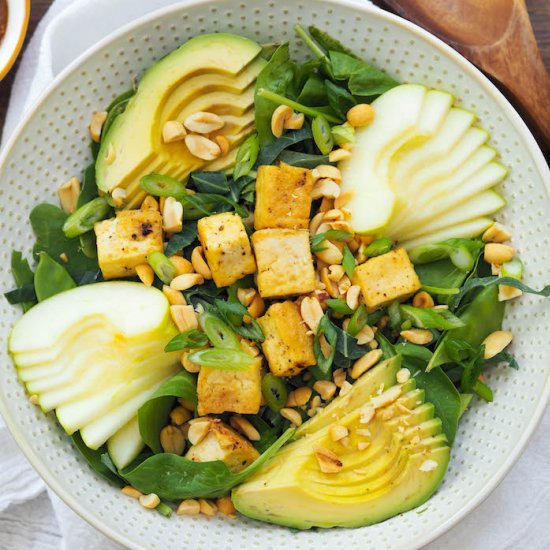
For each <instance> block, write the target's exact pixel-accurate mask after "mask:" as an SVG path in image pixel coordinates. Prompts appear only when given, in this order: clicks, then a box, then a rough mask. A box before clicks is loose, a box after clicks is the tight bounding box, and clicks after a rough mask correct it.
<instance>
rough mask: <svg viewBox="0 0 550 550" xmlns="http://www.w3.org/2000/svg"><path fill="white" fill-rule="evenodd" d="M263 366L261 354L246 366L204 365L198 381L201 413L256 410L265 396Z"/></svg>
mask: <svg viewBox="0 0 550 550" xmlns="http://www.w3.org/2000/svg"><path fill="white" fill-rule="evenodd" d="M261 367H262V360H261V358H260V357H258V358H257V359H256V362H255V363H254V364H253V365H252V366H251V367H250V368H248V369H245V370H223V369H209V368H207V367H202V368H201V370H200V372H199V379H198V383H197V395H198V398H199V406H198V411H199V414H200V415H204V414H221V413H224V412H235V413H240V414H256V413H257V412H258V411H259V410H260V402H261V400H262V388H261Z"/></svg>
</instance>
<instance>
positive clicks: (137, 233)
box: [94, 210, 163, 279]
mask: <svg viewBox="0 0 550 550" xmlns="http://www.w3.org/2000/svg"><path fill="white" fill-rule="evenodd" d="M94 231H95V234H96V237H97V257H98V262H99V267H100V268H101V272H102V273H103V277H104V278H105V279H118V278H120V277H130V276H132V275H135V274H136V266H137V265H139V264H145V263H147V255H148V254H150V253H151V252H155V251H158V252H162V250H163V247H162V216H161V214H160V212H157V211H155V210H122V211H120V212H117V215H116V218H111V219H110V220H104V221H101V222H97V223H96V224H95V225H94Z"/></svg>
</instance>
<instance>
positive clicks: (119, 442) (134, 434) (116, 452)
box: [107, 416, 145, 470]
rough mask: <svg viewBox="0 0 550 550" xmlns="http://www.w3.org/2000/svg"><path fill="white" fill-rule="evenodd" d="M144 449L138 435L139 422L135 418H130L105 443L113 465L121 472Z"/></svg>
mask: <svg viewBox="0 0 550 550" xmlns="http://www.w3.org/2000/svg"><path fill="white" fill-rule="evenodd" d="M143 447H145V443H143V439H141V435H140V433H139V422H138V419H137V416H135V417H134V418H132V420H130V422H128V424H126V425H124V426H123V427H122V428H120V430H118V432H116V433H115V434H114V435H113V436H112V437H111V438H109V440H108V441H107V451H108V453H109V456H110V457H111V460H112V461H113V464H114V465H115V466H116V467H117V468H118V469H119V470H122V469H123V468H126V466H128V464H130V463H131V462H133V460H134V459H135V458H137V456H138V455H139V453H140V452H141V450H142V449H143Z"/></svg>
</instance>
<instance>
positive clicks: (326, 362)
mask: <svg viewBox="0 0 550 550" xmlns="http://www.w3.org/2000/svg"><path fill="white" fill-rule="evenodd" d="M321 336H324V337H325V339H326V341H327V342H328V344H329V346H330V353H329V354H328V356H325V354H324V353H323V351H322V349H321V343H320V338H321ZM337 340H338V333H337V332H336V329H335V327H334V325H333V324H332V323H331V321H330V317H329V316H328V314H325V315H324V317H323V318H322V319H321V322H320V323H319V326H318V327H317V333H316V334H315V338H314V340H313V353H314V355H315V360H316V361H317V369H318V370H319V372H320V373H321V374H322V375H327V374H328V373H329V372H330V367H331V366H332V362H333V361H334V356H335V354H336V342H337Z"/></svg>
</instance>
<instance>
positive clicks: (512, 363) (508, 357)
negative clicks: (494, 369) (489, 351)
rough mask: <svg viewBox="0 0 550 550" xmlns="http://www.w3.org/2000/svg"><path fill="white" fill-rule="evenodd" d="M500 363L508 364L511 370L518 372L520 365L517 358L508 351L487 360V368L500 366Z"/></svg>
mask: <svg viewBox="0 0 550 550" xmlns="http://www.w3.org/2000/svg"><path fill="white" fill-rule="evenodd" d="M500 363H506V364H507V365H508V366H509V367H510V368H511V369H515V370H518V369H519V365H518V362H517V360H516V358H515V357H514V356H513V355H512V354H511V353H508V352H507V351H501V352H500V353H497V354H496V355H495V356H493V357H491V359H486V360H485V367H491V366H493V365H499V364H500Z"/></svg>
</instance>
